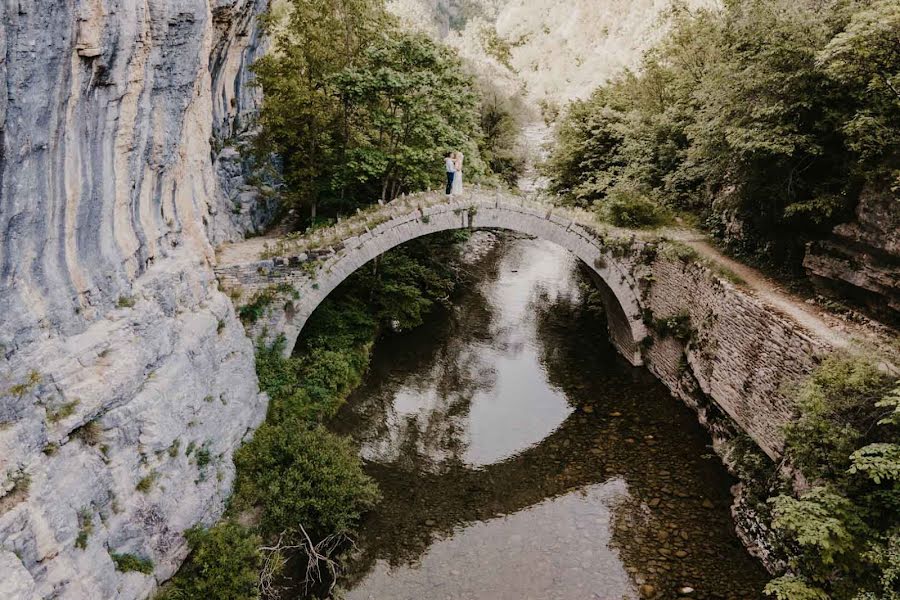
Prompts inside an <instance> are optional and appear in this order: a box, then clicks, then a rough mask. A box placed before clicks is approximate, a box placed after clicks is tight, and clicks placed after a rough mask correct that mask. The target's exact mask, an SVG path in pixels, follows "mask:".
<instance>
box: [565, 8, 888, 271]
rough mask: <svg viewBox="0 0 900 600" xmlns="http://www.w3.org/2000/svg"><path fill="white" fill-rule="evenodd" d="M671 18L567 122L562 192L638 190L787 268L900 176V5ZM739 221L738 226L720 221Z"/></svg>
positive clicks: (603, 195)
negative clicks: (639, 60) (631, 66)
mask: <svg viewBox="0 0 900 600" xmlns="http://www.w3.org/2000/svg"><path fill="white" fill-rule="evenodd" d="M670 17H671V19H672V28H671V30H670V33H669V34H668V35H667V36H666V37H665V38H664V39H663V41H662V42H661V43H660V44H659V45H658V46H657V47H655V48H653V49H652V50H651V51H649V52H648V53H646V55H645V57H644V61H643V64H642V66H641V69H640V72H639V74H636V73H630V72H629V73H625V74H623V75H622V76H620V77H619V78H617V79H615V80H613V81H612V82H610V83H608V84H607V85H605V86H603V87H602V88H600V89H598V90H597V91H596V92H595V93H594V94H593V95H592V96H591V97H590V98H588V99H586V100H581V101H577V102H575V103H573V104H572V105H571V106H570V107H569V109H568V111H567V113H566V114H565V116H564V117H563V119H562V120H561V122H560V124H559V127H558V131H557V136H558V144H557V146H556V148H555V150H554V153H553V155H552V156H551V158H550V160H549V161H548V165H547V170H548V174H549V175H550V177H551V189H552V190H553V191H555V192H556V193H558V194H560V195H561V196H562V197H563V198H564V199H566V200H568V201H569V202H571V203H575V204H578V205H582V206H584V205H592V204H598V205H601V206H602V204H603V203H604V202H606V201H608V200H609V199H610V198H611V196H612V193H613V191H614V190H617V189H619V188H621V187H623V186H624V187H625V188H626V189H632V190H639V191H640V192H641V194H642V195H643V197H644V198H645V199H646V200H647V201H650V202H653V203H656V204H657V205H664V206H668V207H672V208H677V209H683V210H688V211H692V212H694V213H697V214H698V215H699V216H700V217H701V218H702V219H704V220H705V222H706V223H709V224H710V225H711V226H714V231H713V232H714V233H715V234H717V235H720V236H723V237H724V238H725V239H726V241H728V242H730V243H732V244H733V245H734V247H735V248H736V249H741V250H750V251H757V252H764V253H766V254H769V255H771V256H772V258H779V259H783V258H787V259H795V263H794V264H796V259H797V258H798V257H800V256H802V249H803V245H804V243H805V241H806V240H808V239H811V238H816V237H820V236H822V235H824V234H825V233H826V232H828V231H830V228H831V226H832V225H833V224H834V223H836V222H839V221H840V220H842V219H845V218H846V217H848V216H849V215H850V214H851V211H852V208H853V207H854V205H855V203H856V199H857V198H858V195H859V192H860V189H861V187H862V186H863V185H865V184H870V185H876V186H883V185H884V183H883V181H884V179H885V176H886V175H888V174H891V173H892V174H893V177H894V178H895V185H896V184H897V183H898V182H900V179H897V178H898V176H900V169H898V166H900V165H898V157H900V128H897V127H896V123H897V122H900V95H898V89H900V67H898V64H900V59H898V53H900V50H898V43H897V36H896V31H897V30H898V27H900V9H898V8H897V3H896V2H894V1H892V0H878V1H874V2H871V3H864V2H851V1H842V0H829V1H827V2H822V3H809V2H795V1H793V0H734V1H730V2H725V3H724V5H723V7H722V8H717V9H701V10H691V11H689V10H687V9H686V8H684V7H682V6H681V5H679V4H676V5H675V6H674V7H673V8H672V10H671V11H670ZM735 217H736V218H737V219H739V220H740V221H741V222H742V223H743V224H744V227H742V228H740V232H739V233H735V231H736V230H735V229H733V228H731V229H728V230H726V229H725V227H724V226H723V223H726V222H729V221H732V220H733V219H734V218H735ZM737 235H739V236H740V237H735V236H737Z"/></svg>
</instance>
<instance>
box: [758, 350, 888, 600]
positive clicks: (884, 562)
mask: <svg viewBox="0 0 900 600" xmlns="http://www.w3.org/2000/svg"><path fill="white" fill-rule="evenodd" d="M897 384H898V381H897V378H896V377H893V376H891V375H888V374H886V373H884V372H882V371H881V370H879V368H878V366H877V362H876V361H875V360H874V359H871V358H867V357H847V356H840V355H839V356H833V357H830V358H829V359H827V360H825V361H824V362H823V363H822V365H820V367H819V368H818V369H816V371H815V372H814V373H813V374H812V375H811V376H810V377H809V378H808V379H807V380H806V382H805V383H804V384H803V385H802V386H800V388H799V389H798V390H797V392H796V394H795V398H796V402H797V406H798V410H799V415H798V417H797V419H796V420H795V421H794V422H793V423H791V424H790V425H789V426H788V427H787V428H786V446H785V457H786V458H787V460H789V461H790V463H791V464H792V465H793V466H794V467H795V468H797V469H799V471H800V472H801V473H802V475H803V476H804V478H805V479H806V480H807V481H810V482H812V483H813V484H814V486H813V487H812V488H811V489H810V490H808V491H806V492H805V493H803V494H801V495H800V496H799V497H795V496H793V495H790V494H787V493H783V494H781V495H779V496H777V497H776V498H773V499H771V500H770V504H771V506H772V513H773V517H774V518H773V522H772V525H773V527H774V529H775V531H776V532H777V533H778V534H779V536H780V537H781V539H782V541H783V544H784V549H785V552H786V554H787V555H788V558H789V562H790V567H791V570H792V572H793V575H792V576H786V577H781V578H778V579H776V580H774V581H773V582H772V583H771V584H770V585H769V586H768V587H767V593H769V594H771V595H774V596H776V597H777V598H791V599H793V598H795V597H796V598H807V597H809V598H819V597H822V598H833V599H834V600H845V599H846V600H851V599H853V600H863V599H872V600H874V599H878V598H888V599H893V600H896V599H897V598H898V597H900V595H898V590H897V582H898V574H900V567H898V563H897V562H896V560H897V557H898V543H897V542H898V540H897V535H898V531H900V444H898V439H900V429H898V427H897V423H896V420H895V418H896V417H895V415H896V413H895V408H896V405H897V398H896V392H897ZM791 594H793V595H791Z"/></svg>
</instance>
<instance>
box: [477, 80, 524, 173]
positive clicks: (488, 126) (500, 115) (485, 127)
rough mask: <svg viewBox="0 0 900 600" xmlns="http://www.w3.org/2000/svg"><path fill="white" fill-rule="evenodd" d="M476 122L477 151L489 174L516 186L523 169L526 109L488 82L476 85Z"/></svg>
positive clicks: (520, 101) (516, 100) (514, 97)
mask: <svg viewBox="0 0 900 600" xmlns="http://www.w3.org/2000/svg"><path fill="white" fill-rule="evenodd" d="M479 87H480V88H481V105H480V108H479V113H480V114H479V120H480V125H481V132H482V134H483V135H482V137H481V141H480V143H479V152H480V153H481V157H482V159H483V160H484V162H485V163H486V164H487V166H488V168H489V169H490V171H491V172H493V173H495V174H496V175H498V176H499V177H500V179H501V180H502V181H503V182H504V183H505V184H506V185H508V186H510V187H513V186H515V185H516V184H517V183H518V181H519V178H520V177H521V176H522V173H523V172H524V170H525V157H524V156H523V153H522V149H521V148H520V147H519V133H520V131H521V129H522V123H521V117H520V115H522V114H523V113H524V112H525V106H524V103H523V102H522V100H521V99H520V98H519V97H518V96H513V97H507V96H505V95H503V93H502V92H501V91H500V90H499V89H498V88H497V87H496V86H495V85H493V84H492V83H491V82H487V81H482V82H479Z"/></svg>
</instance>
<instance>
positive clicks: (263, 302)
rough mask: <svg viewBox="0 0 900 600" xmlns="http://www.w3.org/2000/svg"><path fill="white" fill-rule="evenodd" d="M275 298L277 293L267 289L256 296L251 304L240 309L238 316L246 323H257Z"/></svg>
mask: <svg viewBox="0 0 900 600" xmlns="http://www.w3.org/2000/svg"><path fill="white" fill-rule="evenodd" d="M274 300H275V294H273V293H272V292H271V291H270V290H265V291H263V292H260V293H259V294H257V295H256V296H254V298H253V300H252V301H251V302H250V303H249V304H245V305H244V306H242V307H240V308H239V309H238V317H239V318H240V319H241V322H243V323H244V324H245V325H249V324H252V323H256V322H257V321H258V320H260V319H261V318H262V317H263V315H264V314H265V312H266V308H267V307H268V306H269V305H270V304H272V302H273V301H274Z"/></svg>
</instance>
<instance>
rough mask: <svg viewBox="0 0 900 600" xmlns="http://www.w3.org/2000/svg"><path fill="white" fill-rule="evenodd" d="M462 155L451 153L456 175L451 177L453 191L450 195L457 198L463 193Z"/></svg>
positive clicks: (460, 153)
mask: <svg viewBox="0 0 900 600" xmlns="http://www.w3.org/2000/svg"><path fill="white" fill-rule="evenodd" d="M463 158H464V157H463V153H462V152H454V153H453V163H454V164H455V165H456V175H454V176H453V189H452V190H451V191H450V193H451V194H452V195H453V196H459V195H461V194H462V193H463Z"/></svg>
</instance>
